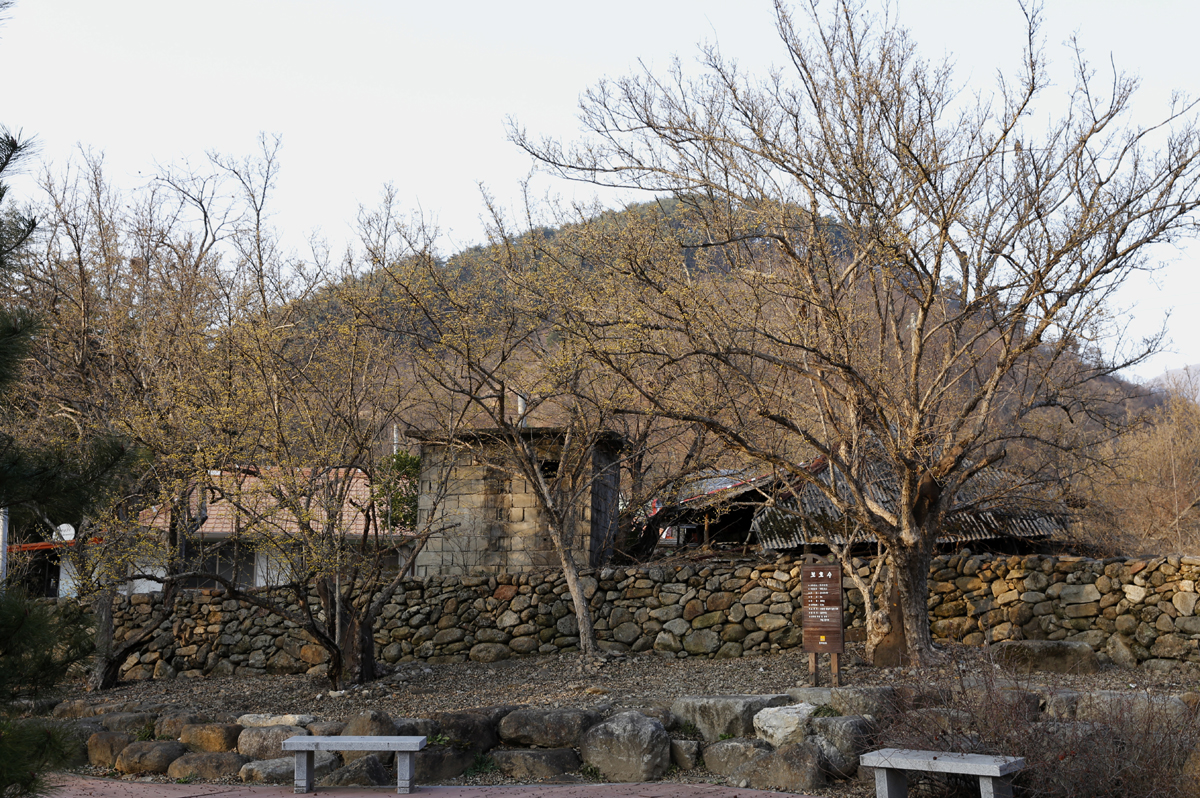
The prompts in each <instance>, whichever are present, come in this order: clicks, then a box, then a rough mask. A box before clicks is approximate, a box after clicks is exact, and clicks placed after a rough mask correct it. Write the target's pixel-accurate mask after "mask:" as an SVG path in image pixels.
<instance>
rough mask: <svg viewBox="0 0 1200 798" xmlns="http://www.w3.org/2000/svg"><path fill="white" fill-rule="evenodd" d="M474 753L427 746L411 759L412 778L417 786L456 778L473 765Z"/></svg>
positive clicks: (441, 746) (453, 748) (449, 747)
mask: <svg viewBox="0 0 1200 798" xmlns="http://www.w3.org/2000/svg"><path fill="white" fill-rule="evenodd" d="M475 753H476V752H475V751H474V750H472V749H469V748H468V749H462V748H456V747H454V746H452V745H427V746H425V748H423V749H421V750H420V751H417V753H416V755H415V756H414V757H413V778H414V780H415V781H416V782H417V783H418V784H436V783H437V782H439V781H446V780H448V779H453V778H457V777H459V776H461V775H462V774H463V773H466V772H467V768H469V767H471V765H473V764H475Z"/></svg>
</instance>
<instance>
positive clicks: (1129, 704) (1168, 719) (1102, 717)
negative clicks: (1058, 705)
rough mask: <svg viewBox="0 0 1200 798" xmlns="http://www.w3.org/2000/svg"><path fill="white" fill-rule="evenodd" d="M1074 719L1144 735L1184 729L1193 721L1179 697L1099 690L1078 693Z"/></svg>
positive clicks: (1188, 710) (1186, 706) (1189, 711)
mask: <svg viewBox="0 0 1200 798" xmlns="http://www.w3.org/2000/svg"><path fill="white" fill-rule="evenodd" d="M1075 719H1076V720H1079V721H1092V722H1095V723H1108V724H1113V725H1116V726H1118V727H1126V726H1127V727H1128V728H1131V729H1137V733H1138V734H1139V735H1145V734H1148V733H1150V732H1151V731H1153V730H1158V731H1170V730H1171V729H1180V728H1183V727H1184V725H1185V724H1187V723H1189V722H1190V720H1191V710H1190V709H1188V705H1187V704H1185V703H1184V702H1183V701H1181V700H1180V699H1179V698H1178V696H1173V695H1159V694H1151V693H1122V692H1118V691H1115V690H1096V691H1094V692H1090V693H1083V694H1081V695H1080V696H1079V703H1078V704H1077V705H1076V707H1075Z"/></svg>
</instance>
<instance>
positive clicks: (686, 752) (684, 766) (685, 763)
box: [671, 739, 700, 770]
mask: <svg viewBox="0 0 1200 798" xmlns="http://www.w3.org/2000/svg"><path fill="white" fill-rule="evenodd" d="M671 763H672V764H674V765H675V767H677V768H679V769H680V770H691V769H692V768H694V767H696V765H698V764H700V742H699V741H698V740H676V739H672V740H671Z"/></svg>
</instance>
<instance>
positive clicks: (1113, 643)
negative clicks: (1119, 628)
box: [1104, 634, 1138, 670]
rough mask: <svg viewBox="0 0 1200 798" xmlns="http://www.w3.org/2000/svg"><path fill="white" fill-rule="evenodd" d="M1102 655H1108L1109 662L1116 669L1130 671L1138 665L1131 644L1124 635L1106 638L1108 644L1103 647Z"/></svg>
mask: <svg viewBox="0 0 1200 798" xmlns="http://www.w3.org/2000/svg"><path fill="white" fill-rule="evenodd" d="M1104 653H1105V654H1108V658H1109V660H1111V661H1112V664H1113V665H1116V666H1117V667H1118V668H1125V669H1126V670H1132V669H1134V668H1136V667H1137V665H1138V660H1137V654H1135V653H1134V651H1133V644H1132V642H1131V641H1130V639H1129V638H1128V637H1126V636H1125V635H1122V634H1115V635H1113V636H1112V637H1110V638H1108V643H1106V644H1105V646H1104Z"/></svg>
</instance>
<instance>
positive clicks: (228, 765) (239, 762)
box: [167, 751, 250, 780]
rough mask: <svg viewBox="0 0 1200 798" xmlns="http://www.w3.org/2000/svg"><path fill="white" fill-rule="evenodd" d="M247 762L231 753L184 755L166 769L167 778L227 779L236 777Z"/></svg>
mask: <svg viewBox="0 0 1200 798" xmlns="http://www.w3.org/2000/svg"><path fill="white" fill-rule="evenodd" d="M249 761H250V758H249V757H247V756H242V755H241V754H239V753H236V752H233V751H224V752H211V751H209V752H199V753H191V754H184V755H183V756H181V757H179V758H178V759H176V760H175V761H174V762H172V763H171V766H170V767H169V768H167V776H168V777H170V778H172V779H212V780H216V779H228V778H233V777H235V776H237V774H238V773H239V772H240V771H241V769H242V766H243V765H245V764H246V763H247V762H249Z"/></svg>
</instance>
